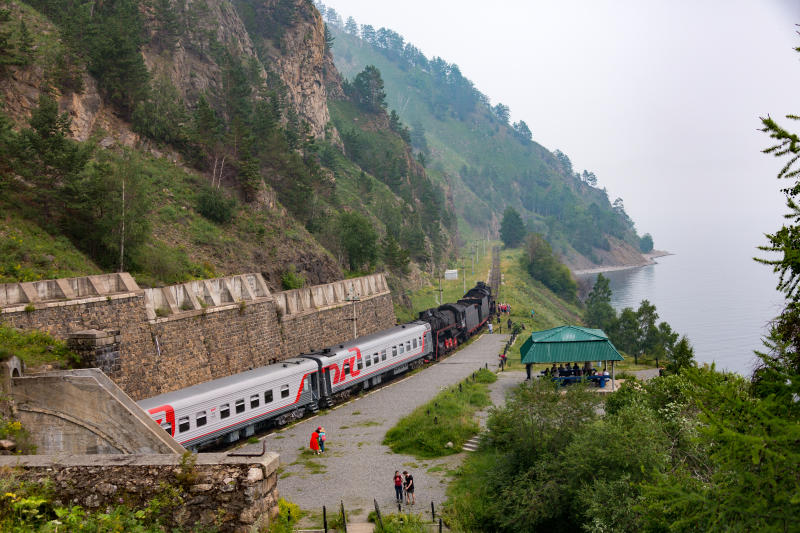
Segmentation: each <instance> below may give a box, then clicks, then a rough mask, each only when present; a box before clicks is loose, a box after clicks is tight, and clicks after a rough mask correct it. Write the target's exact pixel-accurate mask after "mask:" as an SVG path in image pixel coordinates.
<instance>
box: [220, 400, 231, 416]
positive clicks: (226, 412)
mask: <svg viewBox="0 0 800 533" xmlns="http://www.w3.org/2000/svg"><path fill="white" fill-rule="evenodd" d="M229 416H231V404H229V403H225V404H222V405H220V406H219V417H220V418H228V417H229Z"/></svg>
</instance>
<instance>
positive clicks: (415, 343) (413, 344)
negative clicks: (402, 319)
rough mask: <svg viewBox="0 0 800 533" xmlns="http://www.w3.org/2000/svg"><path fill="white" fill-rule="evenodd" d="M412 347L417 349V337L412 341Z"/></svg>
mask: <svg viewBox="0 0 800 533" xmlns="http://www.w3.org/2000/svg"><path fill="white" fill-rule="evenodd" d="M411 346H413V347H414V348H416V347H417V338H416V337H414V339H413V340H412V341H411Z"/></svg>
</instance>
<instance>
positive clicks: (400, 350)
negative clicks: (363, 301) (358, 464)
mask: <svg viewBox="0 0 800 533" xmlns="http://www.w3.org/2000/svg"><path fill="white" fill-rule="evenodd" d="M431 345H432V342H431V327H430V325H429V324H427V323H426V322H410V323H408V324H403V325H400V326H395V327H393V328H389V329H386V330H383V331H380V332H378V333H373V334H371V335H366V336H364V337H359V338H358V339H355V340H353V341H350V342H346V343H344V344H340V345H338V346H337V347H334V348H326V349H325V350H322V351H320V352H314V353H310V354H303V355H301V356H300V357H304V358H307V359H313V360H314V361H316V362H317V363H318V364H319V368H320V371H321V381H320V384H321V390H320V397H321V398H322V403H323V405H326V406H327V405H330V404H331V403H332V401H333V399H334V397H335V396H336V395H341V394H342V393H343V392H346V393H347V394H349V393H350V392H352V391H354V390H361V389H367V388H370V387H374V386H375V385H377V384H379V383H380V382H381V380H382V378H383V377H388V376H393V375H396V374H400V373H402V372H405V371H406V370H408V369H409V366H412V365H414V364H415V363H416V362H421V360H422V359H423V358H424V357H426V356H427V355H428V354H430V353H431Z"/></svg>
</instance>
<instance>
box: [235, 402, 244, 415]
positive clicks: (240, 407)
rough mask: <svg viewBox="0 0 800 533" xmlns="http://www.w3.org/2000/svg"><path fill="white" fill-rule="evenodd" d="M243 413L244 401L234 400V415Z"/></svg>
mask: <svg viewBox="0 0 800 533" xmlns="http://www.w3.org/2000/svg"><path fill="white" fill-rule="evenodd" d="M239 413H244V400H236V414H237V415H238V414H239Z"/></svg>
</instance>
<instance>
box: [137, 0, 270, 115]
mask: <svg viewBox="0 0 800 533" xmlns="http://www.w3.org/2000/svg"><path fill="white" fill-rule="evenodd" d="M172 9H173V10H174V11H173V13H174V16H175V18H176V21H177V25H178V28H179V29H177V30H171V29H167V28H164V26H163V22H162V21H161V20H159V13H157V12H155V11H153V10H152V9H147V10H146V11H145V20H146V22H145V27H146V31H147V32H148V43H147V45H145V46H144V48H143V50H142V54H143V56H144V60H145V64H146V65H147V70H148V71H149V72H150V74H151V76H153V77H154V78H158V77H160V76H166V77H167V78H168V79H169V80H170V81H171V82H172V84H173V85H174V86H175V88H176V89H177V90H178V92H179V93H180V94H181V96H182V97H183V99H184V101H185V102H186V103H187V104H188V105H189V106H190V107H191V106H194V105H195V104H196V103H197V100H198V99H199V98H200V96H201V95H203V94H205V95H208V96H209V97H211V98H212V99H213V96H214V95H222V94H224V82H223V73H222V71H223V65H221V64H220V60H221V59H222V58H223V57H225V54H228V55H230V56H231V57H235V58H238V59H240V60H241V61H242V63H243V64H247V65H250V66H252V67H254V68H255V69H256V71H257V75H258V76H259V77H260V78H261V79H265V78H266V72H265V70H264V67H263V66H262V65H261V63H260V62H258V58H257V56H256V51H255V47H254V46H253V42H252V41H251V40H250V36H249V35H248V33H247V29H246V28H245V26H244V24H243V23H242V20H241V19H240V18H239V15H238V13H237V12H236V9H235V8H234V6H233V5H232V4H231V3H230V2H229V1H227V0H207V1H206V0H187V1H186V2H185V3H182V4H181V3H175V5H173V6H172Z"/></svg>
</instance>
